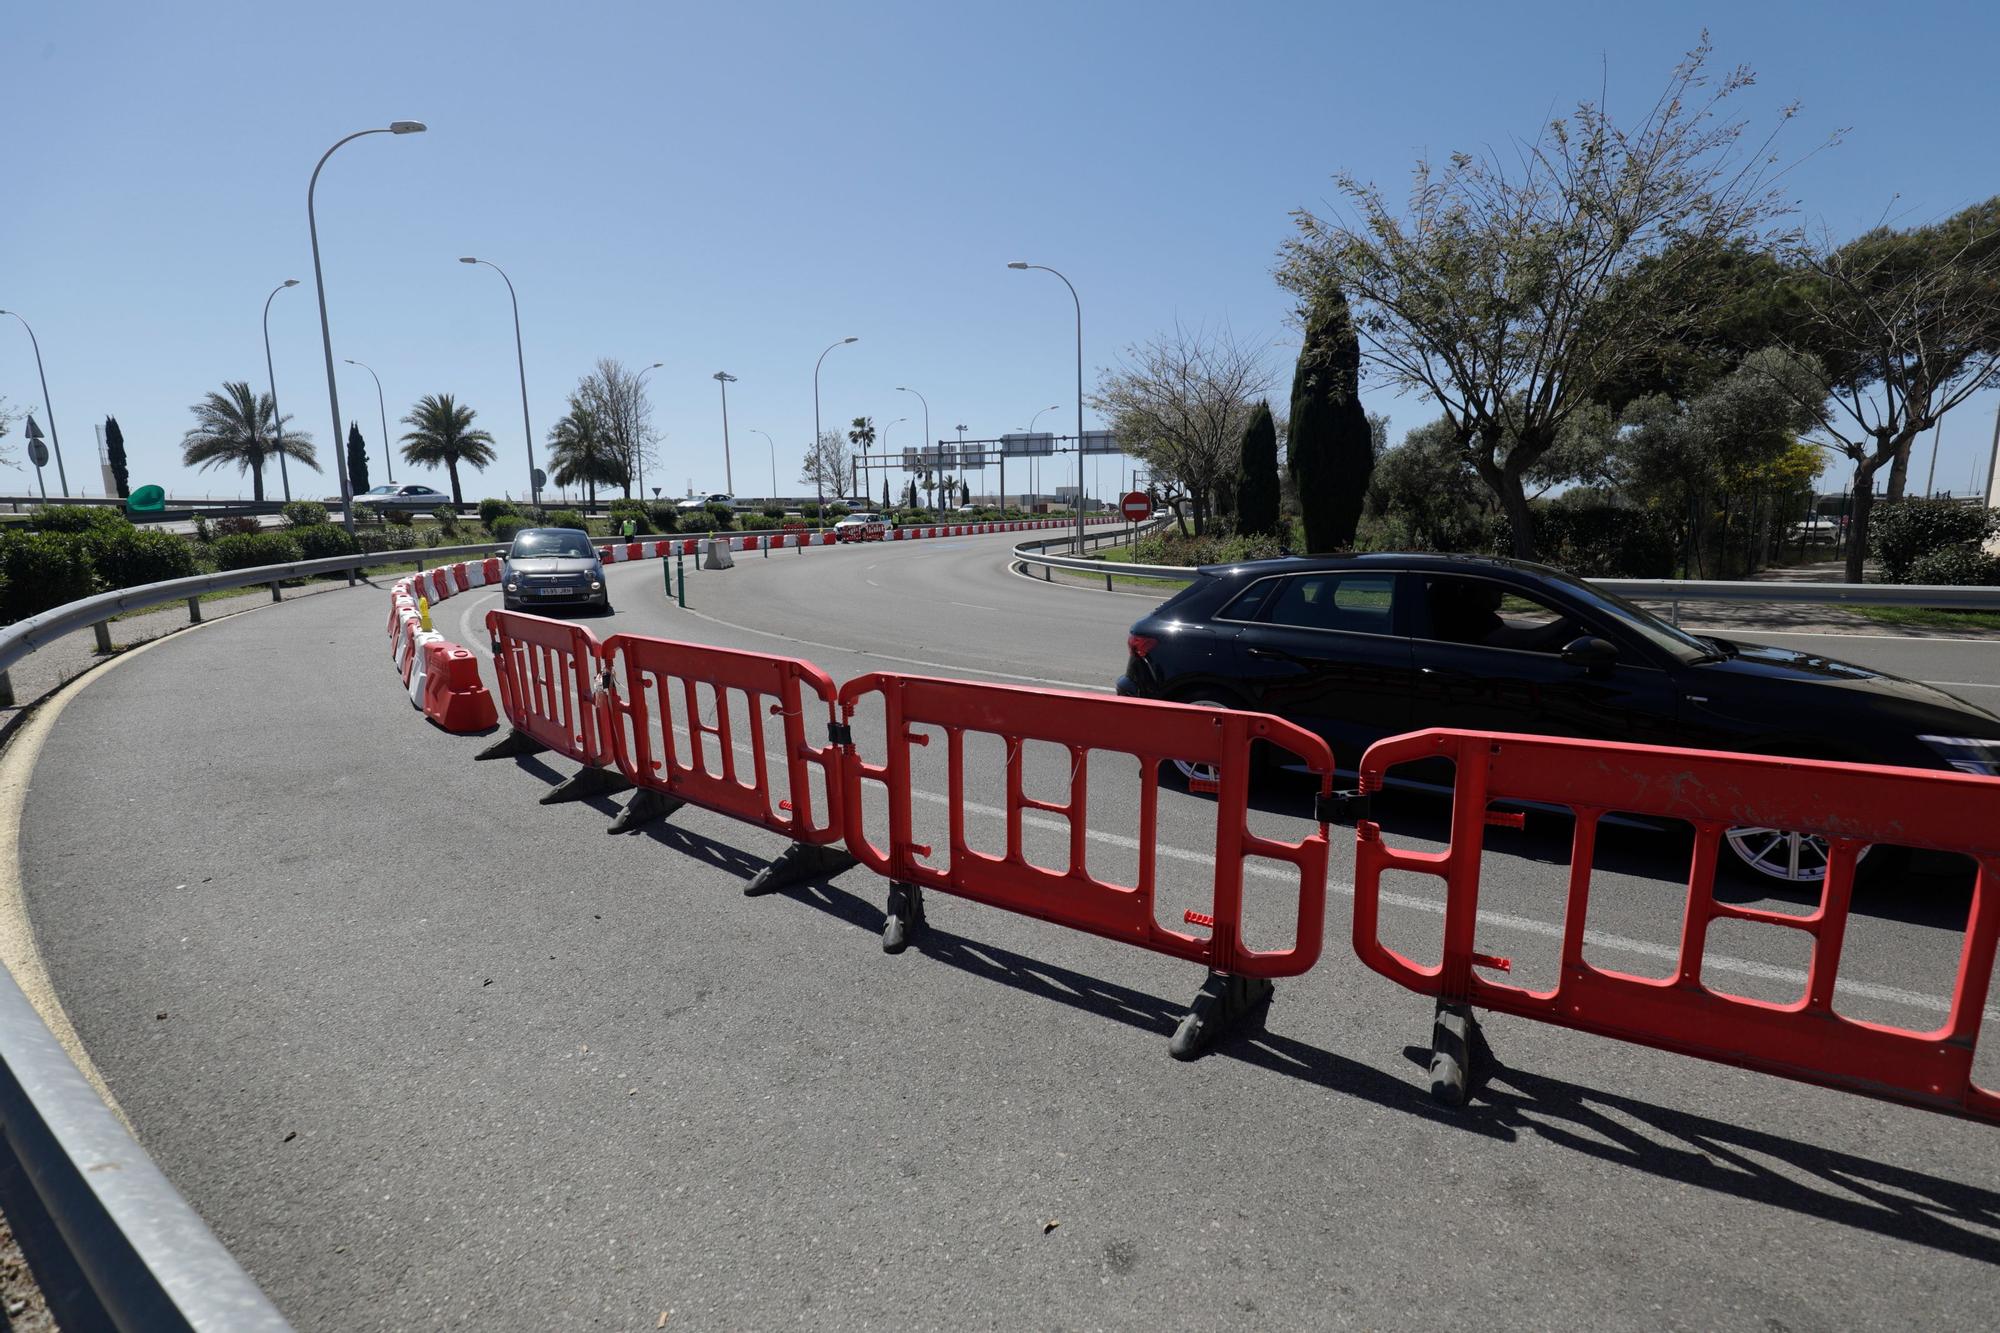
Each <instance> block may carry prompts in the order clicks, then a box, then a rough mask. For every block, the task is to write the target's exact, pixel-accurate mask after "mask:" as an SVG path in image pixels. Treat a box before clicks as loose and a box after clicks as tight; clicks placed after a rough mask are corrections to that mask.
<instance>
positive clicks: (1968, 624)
mask: <svg viewBox="0 0 2000 1333" xmlns="http://www.w3.org/2000/svg"><path fill="white" fill-rule="evenodd" d="M1849 609H1850V610H1853V611H1858V612H1860V613H1861V614H1862V615H1864V616H1866V617H1868V619H1870V620H1872V621H1874V622H1875V623H1877V624H1878V625H1907V626H1909V627H1910V628H1912V629H1954V630H1968V629H1969V630H2000V611H1946V610H1942V609H1940V608H1937V607H1929V606H1856V607H1851V608H1849Z"/></svg>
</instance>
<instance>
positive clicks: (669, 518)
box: [646, 504, 681, 532]
mask: <svg viewBox="0 0 2000 1333" xmlns="http://www.w3.org/2000/svg"><path fill="white" fill-rule="evenodd" d="M646 512H648V513H650V514H651V515H652V516H653V530H654V531H655V532H677V531H679V530H680V526H681V511H680V510H678V509H676V508H675V507H674V506H672V505H668V504H656V505H653V506H651V507H650V508H649V509H648V510H647V511H646Z"/></svg>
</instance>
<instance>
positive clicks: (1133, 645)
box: [1125, 634, 1159, 657]
mask: <svg viewBox="0 0 2000 1333" xmlns="http://www.w3.org/2000/svg"><path fill="white" fill-rule="evenodd" d="M1158 642H1159V640H1158V639H1155V638H1151V637H1148V636H1147V635H1144V634H1127V635H1126V636H1125V646H1126V647H1127V648H1129V649H1130V650H1131V652H1132V656H1134V657H1144V656H1145V655H1146V654H1147V653H1150V652H1152V651H1153V645H1154V644H1156V643H1158Z"/></svg>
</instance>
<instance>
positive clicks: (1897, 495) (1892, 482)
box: [1884, 435, 1917, 504]
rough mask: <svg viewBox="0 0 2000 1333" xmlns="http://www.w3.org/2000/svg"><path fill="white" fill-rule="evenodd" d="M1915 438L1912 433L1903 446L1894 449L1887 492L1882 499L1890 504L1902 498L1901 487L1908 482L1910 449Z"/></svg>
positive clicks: (1914, 442)
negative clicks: (1893, 459) (1894, 457)
mask: <svg viewBox="0 0 2000 1333" xmlns="http://www.w3.org/2000/svg"><path fill="white" fill-rule="evenodd" d="M1916 438H1917V437H1916V436H1914V435H1912V436H1911V437H1910V438H1909V439H1907V440H1904V441H1903V447H1902V448H1900V449H1898V450H1897V451H1896V460H1895V461H1894V462H1893V463H1891V464H1889V494H1888V495H1887V496H1885V497H1884V499H1885V500H1887V502H1888V503H1890V504H1894V503H1896V501H1898V500H1900V499H1902V498H1903V488H1904V487H1906V486H1908V485H1909V484H1910V449H1911V447H1912V446H1913V445H1915V444H1916Z"/></svg>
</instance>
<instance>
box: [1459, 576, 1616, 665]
mask: <svg viewBox="0 0 2000 1333" xmlns="http://www.w3.org/2000/svg"><path fill="white" fill-rule="evenodd" d="M1424 613H1425V615H1424V619H1425V622H1426V626H1427V627H1426V628H1425V629H1424V630H1423V631H1422V633H1421V635H1420V637H1423V638H1427V639H1436V640H1439V641H1441V642H1444V643H1463V644H1472V645H1476V646H1478V647H1482V648H1513V649H1517V650H1519V651H1522V652H1531V653H1560V652H1561V651H1562V650H1563V645H1564V644H1566V643H1568V642H1569V641H1570V640H1572V639H1574V638H1577V637H1578V636H1579V635H1582V634H1586V633H1588V632H1589V631H1588V630H1587V629H1586V628H1585V627H1584V626H1582V625H1580V624H1578V623H1577V621H1576V620H1575V619H1574V618H1573V617H1571V616H1570V615H1569V614H1568V613H1567V612H1565V611H1563V610H1561V609H1560V608H1558V607H1555V606H1552V605H1550V604H1549V603H1547V602H1545V601H1543V600H1542V599H1541V598H1539V597H1536V596H1534V595H1532V594H1530V593H1526V592H1523V591H1522V590H1520V589H1518V588H1513V587H1507V586H1504V585H1502V584H1499V583H1495V582H1492V581H1490V580H1487V579H1466V578H1456V577H1453V576H1451V575H1429V576H1426V577H1425V579H1424Z"/></svg>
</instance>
